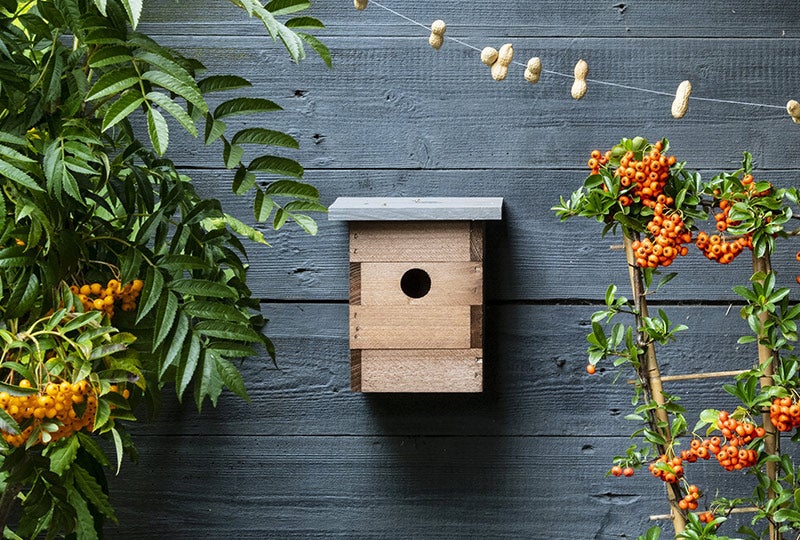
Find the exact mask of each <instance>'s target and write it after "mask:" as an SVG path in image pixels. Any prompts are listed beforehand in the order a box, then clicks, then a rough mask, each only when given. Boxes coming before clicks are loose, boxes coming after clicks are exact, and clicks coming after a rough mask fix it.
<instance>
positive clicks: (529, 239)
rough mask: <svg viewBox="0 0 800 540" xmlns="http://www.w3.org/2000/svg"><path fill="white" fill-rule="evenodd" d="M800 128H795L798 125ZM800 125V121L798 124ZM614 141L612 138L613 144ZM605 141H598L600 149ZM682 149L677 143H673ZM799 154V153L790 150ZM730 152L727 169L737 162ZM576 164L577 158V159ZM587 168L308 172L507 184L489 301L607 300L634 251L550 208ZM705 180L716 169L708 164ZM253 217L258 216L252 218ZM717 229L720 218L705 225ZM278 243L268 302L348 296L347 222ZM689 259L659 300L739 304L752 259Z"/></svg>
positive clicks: (352, 179) (776, 177)
mask: <svg viewBox="0 0 800 540" xmlns="http://www.w3.org/2000/svg"><path fill="white" fill-rule="evenodd" d="M792 127H793V129H794V126H792ZM797 129H798V131H800V127H798V128H797ZM612 141H613V140H612ZM598 146H599V145H598ZM673 150H674V151H675V152H676V153H677V152H678V149H677V148H675V147H673ZM789 154H791V152H790V153H789ZM798 154H800V153H798ZM739 157H740V156H731V158H730V162H729V163H728V165H727V166H726V169H727V170H734V169H735V168H736V167H738V165H737V163H736V160H737V159H739ZM576 161H577V158H576ZM587 172H588V171H586V170H583V169H567V170H558V169H547V170H541V171H527V170H521V169H520V170H516V169H515V170H500V171H495V172H494V173H493V176H492V177H491V178H489V177H488V175H487V173H486V171H452V170H428V171H398V170H382V171H374V170H373V171H353V170H348V171H313V172H310V173H309V174H308V175H307V178H308V180H309V181H311V182H312V183H315V184H316V185H318V186H319V187H320V189H321V191H322V193H323V197H324V198H325V200H326V201H332V200H333V198H334V194H337V195H338V194H356V193H358V192H360V191H361V192H375V193H395V194H399V195H403V194H407V193H409V192H410V191H414V192H420V193H423V194H433V193H443V194H457V193H464V192H465V191H466V192H468V193H470V194H474V195H476V196H480V195H485V194H490V193H492V191H495V190H496V186H495V184H496V183H497V184H501V185H502V186H503V195H504V200H505V213H504V219H503V221H501V222H486V238H487V241H486V256H485V262H484V273H485V275H486V288H485V293H484V294H485V297H486V300H487V302H496V301H502V302H512V301H537V302H542V301H543V302H551V301H563V300H570V299H571V300H576V299H577V300H586V299H597V300H599V299H601V298H602V297H603V294H604V293H605V289H606V287H607V285H608V284H609V283H614V284H616V285H617V286H618V287H620V289H621V290H627V288H628V287H629V285H628V277H627V271H626V269H625V266H624V264H625V257H624V255H623V254H622V252H621V251H619V250H613V249H611V248H612V247H613V246H615V245H621V244H622V239H621V237H620V236H619V235H613V234H609V235H607V236H606V237H605V238H600V231H601V230H602V225H600V224H598V223H596V222H594V221H592V220H588V219H584V218H575V219H572V220H569V221H566V222H563V223H562V222H559V220H558V218H557V217H556V216H555V214H554V213H553V212H552V211H551V210H550V207H552V206H553V205H554V204H557V203H558V199H559V196H561V195H567V194H569V193H571V192H572V191H573V190H576V189H578V188H579V187H580V186H581V185H582V183H583V180H584V179H585V177H586V174H587ZM700 172H701V173H702V175H703V177H704V178H710V177H711V176H713V174H714V173H713V171H709V170H701V171H700ZM195 176H196V177H197V178H198V179H199V180H200V181H201V185H202V189H203V190H204V191H205V192H206V193H207V194H208V195H211V196H214V197H217V198H220V199H221V200H222V201H223V203H224V204H225V205H226V207H228V208H230V210H231V211H232V212H234V214H235V215H238V216H241V217H242V219H245V220H248V219H249V218H248V216H250V213H251V212H252V210H251V208H250V205H251V204H252V201H250V200H246V199H243V198H235V197H233V196H232V195H229V194H228V192H229V187H227V186H225V185H224V184H222V183H220V182H219V180H218V177H217V176H216V175H215V174H200V175H195ZM756 176H757V177H758V178H763V179H764V180H768V181H770V182H773V183H775V185H777V186H781V187H790V186H792V185H793V183H794V179H796V178H800V171H795V170H789V169H780V170H774V171H773V170H763V169H759V170H757V171H756ZM250 221H252V220H250ZM698 226H700V227H701V228H702V229H704V230H707V231H709V230H713V227H714V223H713V222H709V223H707V224H698ZM264 232H265V235H266V236H267V239H268V241H269V242H270V243H271V244H272V246H273V247H271V248H267V247H264V246H254V247H251V248H250V249H249V252H250V274H249V275H250V276H251V279H252V284H251V288H252V289H253V290H254V292H255V294H256V295H258V296H260V297H262V298H274V299H281V300H292V299H302V300H337V301H347V298H348V295H349V292H348V291H349V285H348V276H347V268H348V247H347V246H348V227H347V225H346V224H344V223H337V222H328V221H327V220H325V219H324V216H323V217H322V219H321V220H320V231H319V233H318V235H317V236H316V237H313V238H312V237H308V236H307V235H305V234H303V233H302V232H300V231H298V230H297V228H296V227H291V226H287V228H286V229H285V230H281V231H280V232H278V233H275V232H273V231H271V230H266V229H265V230H264ZM778 246H779V249H780V251H779V252H778V253H777V254H776V256H775V257H773V263H774V267H775V268H776V269H778V270H779V272H780V273H779V274H778V282H779V283H780V284H781V286H786V287H791V288H793V290H796V289H797V284H796V282H795V279H794V278H795V274H796V273H797V272H796V271H797V270H798V269H800V267H798V266H797V262H796V261H795V259H794V256H795V253H796V252H797V251H798V249H800V238H792V239H790V240H786V241H782V242H779V243H778ZM689 247H690V251H689V255H688V256H686V257H679V258H678V259H677V260H676V261H675V263H674V264H673V265H672V266H671V267H670V268H669V270H670V271H677V272H678V273H679V276H678V277H677V278H676V279H674V280H673V281H671V282H670V284H669V288H668V289H665V290H663V291H662V292H661V293H659V294H658V295H656V296H655V297H654V298H656V297H657V298H660V299H663V300H664V301H667V300H671V299H674V300H683V301H692V302H699V301H712V302H721V301H725V302H737V301H739V299H738V297H737V296H736V295H735V294H734V293H733V291H732V290H731V287H732V286H733V285H735V284H739V283H746V282H747V280H748V278H749V276H750V273H751V268H750V267H751V265H750V262H749V261H748V260H747V257H746V256H742V257H739V258H738V259H737V260H736V261H735V262H734V263H733V264H730V265H727V266H721V265H718V264H712V263H710V262H709V261H708V260H707V259H706V258H705V257H703V256H702V253H701V252H700V251H699V250H697V249H696V248H695V247H694V246H689Z"/></svg>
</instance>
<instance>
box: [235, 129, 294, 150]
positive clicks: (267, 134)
mask: <svg viewBox="0 0 800 540" xmlns="http://www.w3.org/2000/svg"><path fill="white" fill-rule="evenodd" d="M231 144H263V145H269V146H285V147H287V148H300V143H298V142H297V139H295V138H294V137H292V136H291V135H287V134H286V133H283V132H281V131H275V130H272V129H266V128H258V127H255V128H247V129H243V130H241V131H239V132H237V133H236V135H234V136H233V139H231Z"/></svg>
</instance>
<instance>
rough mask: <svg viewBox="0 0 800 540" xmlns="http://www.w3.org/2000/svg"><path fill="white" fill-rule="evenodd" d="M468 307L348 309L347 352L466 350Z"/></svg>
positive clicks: (467, 347)
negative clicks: (358, 350) (348, 341)
mask: <svg viewBox="0 0 800 540" xmlns="http://www.w3.org/2000/svg"><path fill="white" fill-rule="evenodd" d="M471 311H472V310H471V308H470V306H350V348H351V349H469V348H470V344H471V342H472V335H471V334H472V332H471V324H472V313H471Z"/></svg>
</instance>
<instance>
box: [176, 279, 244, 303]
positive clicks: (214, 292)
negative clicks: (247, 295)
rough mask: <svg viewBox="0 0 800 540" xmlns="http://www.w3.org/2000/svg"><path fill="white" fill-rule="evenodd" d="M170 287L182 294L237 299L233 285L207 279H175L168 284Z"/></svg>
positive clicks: (237, 294) (237, 295)
mask: <svg viewBox="0 0 800 540" xmlns="http://www.w3.org/2000/svg"><path fill="white" fill-rule="evenodd" d="M169 287H170V289H172V290H173V291H175V292H177V293H180V294H182V295H184V296H200V297H206V298H231V299H238V298H239V293H238V292H237V291H236V289H234V288H233V287H229V286H228V285H225V284H223V283H218V282H216V281H209V280H207V279H177V280H175V281H173V282H172V283H170V284H169Z"/></svg>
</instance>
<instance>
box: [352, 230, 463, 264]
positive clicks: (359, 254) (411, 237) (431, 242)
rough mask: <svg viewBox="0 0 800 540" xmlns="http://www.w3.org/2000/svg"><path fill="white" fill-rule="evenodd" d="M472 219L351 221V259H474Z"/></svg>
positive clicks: (378, 260) (439, 260)
mask: <svg viewBox="0 0 800 540" xmlns="http://www.w3.org/2000/svg"><path fill="white" fill-rule="evenodd" d="M470 253H471V251H470V223H469V222H468V221H410V222H376V221H363V222H362V221H356V222H352V223H350V261H351V262H365V261H375V262H404V261H405V262H418V261H420V262H448V261H449V262H455V261H469V260H470V258H471V257H470Z"/></svg>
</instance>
